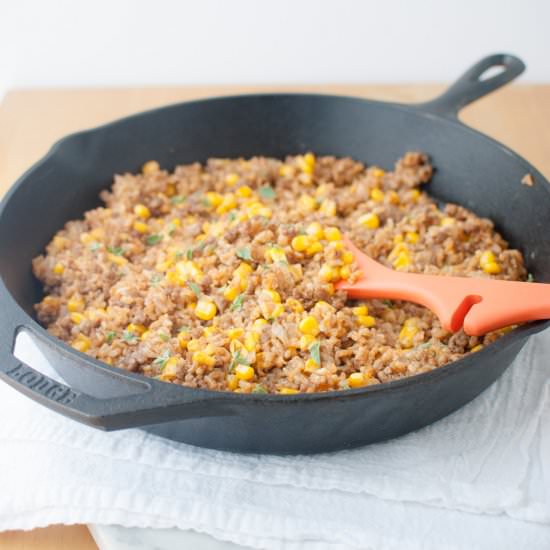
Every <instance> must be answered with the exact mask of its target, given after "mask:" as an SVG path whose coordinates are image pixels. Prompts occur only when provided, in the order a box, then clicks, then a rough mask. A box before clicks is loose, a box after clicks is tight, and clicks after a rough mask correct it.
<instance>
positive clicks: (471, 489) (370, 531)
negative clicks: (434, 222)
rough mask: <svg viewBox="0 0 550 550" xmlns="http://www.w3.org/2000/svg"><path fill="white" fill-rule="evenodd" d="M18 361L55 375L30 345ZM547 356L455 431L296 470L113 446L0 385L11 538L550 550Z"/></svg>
mask: <svg viewBox="0 0 550 550" xmlns="http://www.w3.org/2000/svg"><path fill="white" fill-rule="evenodd" d="M16 349H17V355H18V356H19V357H20V358H21V359H23V360H25V361H26V362H27V363H29V364H31V365H33V366H34V367H35V368H38V369H39V370H41V371H42V372H46V373H48V374H51V370H49V369H50V367H49V366H48V365H47V363H46V361H45V359H44V358H43V357H42V356H41V354H40V352H39V351H38V349H37V348H36V347H35V346H34V345H33V343H32V341H31V340H30V338H29V337H28V336H26V335H20V337H19V341H18V345H17V348H16ZM549 357H550V331H547V332H545V333H541V334H539V335H537V336H534V337H532V338H531V339H530V341H529V342H528V343H527V345H526V346H525V347H524V349H523V350H522V352H521V354H520V356H519V357H518V359H517V360H516V362H515V364H514V365H513V367H512V368H510V369H509V370H508V371H507V373H506V374H505V375H504V376H503V377H502V378H501V379H500V380H499V381H498V382H497V383H496V384H494V385H493V386H492V387H491V388H490V389H489V390H487V391H486V392H485V393H484V394H483V395H482V396H480V397H478V398H477V399H476V400H475V401H473V402H472V403H470V404H469V405H467V406H466V407H464V408H463V409H462V410H460V411H458V412H456V413H454V414H453V415H451V416H449V417H447V418H445V419H443V420H442V421H440V422H438V423H436V424H434V425H432V426H430V427H428V428H425V429H422V430H419V431H418V432H415V433H413V434H409V435H407V436H405V437H402V438H399V439H396V440H393V441H390V442H387V443H381V444H377V445H371V446H369V447H365V448H362V449H357V450H353V451H345V452H339V453H334V454H325V455H317V456H298V457H276V456H250V455H237V454H231V453H223V452H218V451H212V450H207V449H200V448H197V447H191V446H188V445H184V444H180V443H175V442H172V441H168V440H164V439H162V438H159V437H156V436H151V435H148V434H146V433H145V432H143V431H140V430H127V431H121V432H111V433H104V432H100V431H96V430H94V429H92V428H88V427H86V426H82V425H80V424H77V423H76V422H73V421H71V420H68V419H66V418H64V417H62V416H60V415H57V414H55V413H53V412H50V411H49V410H47V409H45V408H43V407H40V406H38V405H36V404H35V403H34V402H32V401H31V400H29V399H27V398H25V397H23V396H22V395H20V394H19V393H17V392H16V391H15V390H13V389H12V388H10V387H9V386H7V385H6V384H1V383H0V418H1V421H0V530H6V529H31V528H33V527H37V526H44V525H47V524H51V523H96V524H120V525H124V526H129V527H130V526H139V527H157V528H164V527H178V528H180V529H194V530H196V531H200V532H205V533H209V534H211V535H213V536H215V537H217V538H220V539H223V540H228V541H233V542H236V543H239V544H243V545H248V546H251V547H253V548H265V549H270V550H271V549H274V550H279V549H283V548H285V549H291V550H350V549H358V548H361V549H375V550H385V549H392V550H393V549H399V550H408V549H411V550H420V549H422V550H431V549H434V550H436V549H437V550H440V549H442V548H445V549H447V550H455V549H456V550H459V549H461V550H462V549H468V550H475V549H479V550H486V549H487V550H489V549H490V550H493V549H495V548H498V549H499V550H507V549H510V550H512V549H513V550H519V549H520V548H521V549H522V548H529V549H531V550H538V549H541V550H543V549H544V550H547V549H548V548H550V364H549V363H550V362H549V360H548V358H549ZM480 368H483V366H480Z"/></svg>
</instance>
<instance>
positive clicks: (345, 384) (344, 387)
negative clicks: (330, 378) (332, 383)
mask: <svg viewBox="0 0 550 550" xmlns="http://www.w3.org/2000/svg"><path fill="white" fill-rule="evenodd" d="M338 385H339V386H340V389H341V390H349V384H348V381H347V380H342V381H341V382H340V383H339V384H338Z"/></svg>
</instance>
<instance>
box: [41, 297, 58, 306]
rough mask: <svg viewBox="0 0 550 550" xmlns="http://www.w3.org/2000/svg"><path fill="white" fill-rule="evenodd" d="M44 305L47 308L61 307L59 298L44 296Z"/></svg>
mask: <svg viewBox="0 0 550 550" xmlns="http://www.w3.org/2000/svg"><path fill="white" fill-rule="evenodd" d="M42 303H43V304H44V305H47V306H54V307H58V306H59V298H57V297H56V296H44V299H43V300H42Z"/></svg>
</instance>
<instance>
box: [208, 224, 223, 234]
mask: <svg viewBox="0 0 550 550" xmlns="http://www.w3.org/2000/svg"><path fill="white" fill-rule="evenodd" d="M225 229H226V225H225V224H224V223H223V222H217V223H212V224H210V228H209V230H208V234H209V235H212V236H213V237H221V236H222V235H223V234H224V233H225Z"/></svg>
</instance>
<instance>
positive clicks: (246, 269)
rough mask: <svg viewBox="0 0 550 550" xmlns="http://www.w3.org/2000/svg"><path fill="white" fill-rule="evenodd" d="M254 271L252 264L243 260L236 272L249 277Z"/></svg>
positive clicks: (240, 275)
mask: <svg viewBox="0 0 550 550" xmlns="http://www.w3.org/2000/svg"><path fill="white" fill-rule="evenodd" d="M253 271H254V270H253V269H252V266H251V265H250V264H247V263H246V262H241V263H240V265H239V267H238V268H237V269H235V273H236V274H237V275H238V276H239V277H243V278H244V277H248V276H249V275H250V274H251V273H252V272H253Z"/></svg>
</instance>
